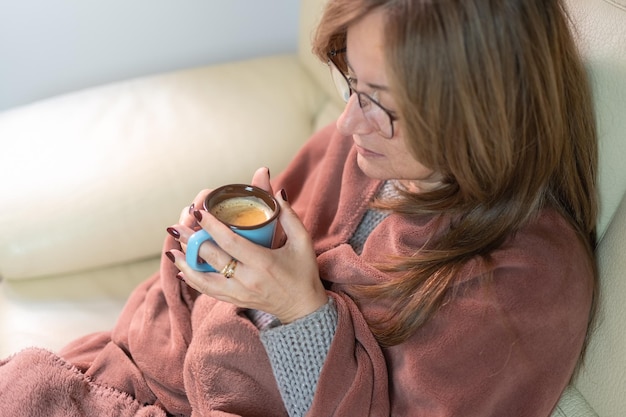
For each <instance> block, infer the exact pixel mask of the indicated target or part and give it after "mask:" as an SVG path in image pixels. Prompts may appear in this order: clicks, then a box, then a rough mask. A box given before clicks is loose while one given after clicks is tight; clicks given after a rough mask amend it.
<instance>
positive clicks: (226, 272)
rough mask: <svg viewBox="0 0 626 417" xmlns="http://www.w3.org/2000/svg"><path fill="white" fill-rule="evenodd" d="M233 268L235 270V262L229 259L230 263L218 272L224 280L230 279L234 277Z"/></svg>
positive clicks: (233, 259)
mask: <svg viewBox="0 0 626 417" xmlns="http://www.w3.org/2000/svg"><path fill="white" fill-rule="evenodd" d="M235 268H237V260H236V259H235V258H231V259H230V262H228V263H227V264H226V266H225V267H224V269H222V270H221V271H220V274H222V275H224V276H225V277H226V278H232V277H233V275H235Z"/></svg>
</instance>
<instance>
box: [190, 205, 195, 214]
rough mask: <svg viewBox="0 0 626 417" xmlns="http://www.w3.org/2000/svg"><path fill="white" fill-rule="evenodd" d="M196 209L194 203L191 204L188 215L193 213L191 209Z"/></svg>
mask: <svg viewBox="0 0 626 417" xmlns="http://www.w3.org/2000/svg"><path fill="white" fill-rule="evenodd" d="M195 207H196V204H195V203H191V205H190V206H189V214H191V213H193V209H194V208H195Z"/></svg>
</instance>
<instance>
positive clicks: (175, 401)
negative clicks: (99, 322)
mask: <svg viewBox="0 0 626 417" xmlns="http://www.w3.org/2000/svg"><path fill="white" fill-rule="evenodd" d="M314 51H315V53H316V54H317V55H318V56H319V57H320V58H321V59H322V60H324V61H325V62H327V63H328V65H329V67H330V68H331V74H332V76H333V78H334V80H335V83H336V85H337V87H338V89H339V91H340V94H342V96H343V97H344V99H346V101H347V103H346V107H345V109H344V112H343V113H342V114H341V116H340V118H339V119H338V121H337V124H336V126H328V127H327V128H325V129H323V130H321V131H320V132H318V133H317V134H316V135H314V137H313V138H311V140H310V141H309V142H308V143H307V144H306V145H305V147H304V148H303V149H302V150H301V152H300V153H299V154H298V155H297V156H296V158H295V159H294V161H293V162H292V164H291V165H290V166H289V167H288V168H287V170H286V171H285V172H283V173H282V174H281V175H280V177H278V178H277V179H276V180H275V181H273V182H272V184H270V179H269V173H268V172H267V170H266V169H260V170H259V171H257V172H256V173H255V175H254V178H253V181H252V182H253V183H254V184H256V185H259V186H261V187H263V188H265V189H268V190H272V191H273V190H280V191H278V192H276V195H277V198H278V200H279V202H280V204H281V208H282V214H281V218H280V221H281V224H282V226H283V228H284V231H285V234H286V236H287V241H286V243H285V245H284V246H283V247H281V248H279V249H275V250H270V249H265V248H261V247H258V246H256V245H254V244H252V243H250V242H247V241H246V240H245V239H243V238H240V237H239V236H237V235H234V234H233V233H231V232H230V231H229V230H228V229H227V228H226V227H225V226H223V225H222V224H221V223H220V222H219V221H217V220H216V219H215V218H214V217H212V216H211V215H210V214H208V213H207V212H205V211H202V210H197V209H195V208H194V207H196V208H197V207H200V205H201V201H202V199H203V197H204V196H205V195H206V192H207V191H204V192H201V193H200V194H199V195H198V197H197V198H196V200H195V201H194V205H193V206H191V207H190V208H187V209H185V210H184V211H183V215H182V216H181V220H180V222H179V223H178V224H176V225H173V226H172V227H171V228H169V229H168V231H169V233H170V234H171V235H172V236H173V237H172V238H168V240H167V241H166V244H165V254H166V259H165V260H164V262H163V264H162V267H161V271H160V273H159V274H157V275H156V276H154V277H153V278H152V279H150V280H148V281H147V282H146V283H145V284H144V285H142V286H141V287H140V288H138V289H137V290H136V291H135V292H134V294H133V295H132V296H131V298H130V300H129V303H128V305H127V307H126V309H125V311H124V312H123V313H122V316H121V318H120V321H119V323H118V325H117V326H116V328H115V329H114V330H113V332H112V333H106V334H98V335H93V336H90V337H87V338H84V339H82V340H79V341H77V342H75V343H73V344H71V345H70V346H68V347H67V348H66V349H65V350H64V351H63V352H62V355H63V357H64V358H65V360H67V361H69V362H71V363H72V364H73V365H74V366H75V367H76V368H77V369H78V370H79V371H80V372H81V375H82V374H84V375H86V376H87V377H88V378H89V380H88V382H89V385H88V386H89V389H90V390H91V391H90V392H100V394H98V395H100V397H103V396H105V395H104V394H101V388H102V387H107V389H110V390H113V392H115V393H119V392H124V393H128V394H130V395H131V396H132V398H131V399H130V400H128V399H127V398H125V400H124V401H126V402H124V404H123V405H120V403H116V406H118V408H123V409H124V410H129V411H128V414H127V415H135V414H134V413H137V414H138V415H159V413H161V412H162V411H161V410H166V411H167V412H168V413H170V414H183V415H188V414H192V415H195V414H197V415H220V416H221V415H243V416H256V415H259V416H261V415H285V413H287V414H289V415H291V416H296V415H304V414H306V413H307V412H308V415H313V416H318V415H359V416H360V415H394V416H409V415H411V416H412V415H420V416H452V415H463V416H481V417H485V416H548V415H549V414H550V412H551V410H552V409H553V407H554V406H555V404H556V402H557V401H558V398H559V396H560V394H561V392H562V391H563V389H564V388H565V386H566V385H567V383H568V381H569V379H570V377H571V375H572V374H573V372H574V370H575V368H576V366H577V364H578V362H579V359H580V357H581V352H582V351H583V347H584V344H585V339H586V335H587V328H588V323H589V322H590V320H591V318H592V316H593V306H594V303H595V297H596V289H595V287H596V273H595V263H594V259H593V248H594V241H595V221H596V202H595V197H594V196H595V192H596V190H595V171H596V135H595V130H594V129H595V126H594V119H593V114H592V109H591V104H590V103H591V99H590V93H589V90H588V86H587V82H586V79H585V74H584V71H583V69H582V66H581V63H580V61H579V58H578V56H577V53H576V50H575V47H574V44H573V41H572V38H571V36H570V34H569V32H568V27H567V21H566V17H565V14H564V13H563V10H562V5H561V3H560V2H559V1H557V0H515V1H507V2H491V1H487V0H456V1H455V0H449V1H437V2H433V1H414V0H403V1H402V0H389V1H382V0H378V1H374V0H360V1H355V0H331V1H330V3H329V4H328V6H327V8H326V10H325V13H324V15H323V18H322V20H321V23H320V26H319V28H318V31H317V33H316V37H315V40H314ZM287 194H288V195H289V202H287ZM198 225H199V226H201V227H203V228H205V229H206V230H207V231H208V232H209V233H210V234H211V235H212V236H213V237H214V239H215V241H216V242H217V244H218V245H219V246H217V245H214V244H211V243H206V244H203V245H202V247H201V249H200V256H201V257H202V258H203V259H205V260H206V261H207V262H208V263H210V264H211V265H213V266H215V267H216V269H218V270H220V269H221V267H222V266H224V265H226V266H230V269H228V268H226V267H225V268H224V269H223V271H226V273H225V275H228V276H229V278H226V277H225V276H222V275H220V273H201V272H197V271H194V270H192V269H190V268H189V266H188V265H187V264H186V263H185V260H184V249H185V243H186V241H187V239H188V237H189V236H190V234H191V233H192V232H193V230H194V227H197V226H198ZM234 259H236V261H234ZM170 261H172V262H173V263H170ZM179 271H180V273H179ZM174 276H178V277H179V279H180V280H181V282H179V281H177V280H174V279H173V278H174ZM183 281H184V282H183ZM191 288H193V289H191ZM18 356H19V355H18ZM31 362H32V361H31ZM39 362H43V361H41V360H40V361H39ZM8 365H11V363H9V364H7V365H4V366H5V367H6V366H8ZM18 365H19V364H18ZM18 365H15V364H14V367H16V368H18V367H19V366H18ZM21 369H22V370H23V371H24V372H28V371H29V369H28V368H27V367H26V366H23V367H22V368H21ZM68 378H69V377H68ZM79 386H80V384H79ZM79 391H80V393H78V392H79ZM83 391H84V390H82V391H81V390H79V389H78V388H77V389H75V390H74V391H72V390H68V391H64V392H65V394H66V395H70V394H71V395H73V396H74V398H75V397H77V396H79V397H80V398H81V401H82V402H83V403H84V402H87V401H92V402H94V401H95V400H93V398H92V397H90V396H89V395H87V396H86V397H85V398H87V399H83V397H82V396H83V395H84V394H82V393H83ZM100 397H98V398H100ZM109 397H110V395H109ZM109 397H107V398H109ZM108 401H111V400H110V399H109V400H108ZM95 402H96V403H97V404H98V406H101V407H104V406H103V405H102V402H98V401H95ZM129 403H132V404H130V405H129ZM90 404H91V403H90ZM145 404H148V405H147V406H145ZM133 407H134V408H133ZM0 409H2V406H0ZM142 413H143V414H142ZM150 413H153V414H150Z"/></svg>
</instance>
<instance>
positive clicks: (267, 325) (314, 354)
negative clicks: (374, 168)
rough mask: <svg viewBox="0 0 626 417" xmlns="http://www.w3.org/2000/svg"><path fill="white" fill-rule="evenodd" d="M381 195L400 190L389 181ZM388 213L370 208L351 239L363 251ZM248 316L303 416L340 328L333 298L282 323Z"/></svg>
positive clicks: (290, 402)
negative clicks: (308, 311)
mask: <svg viewBox="0 0 626 417" xmlns="http://www.w3.org/2000/svg"><path fill="white" fill-rule="evenodd" d="M378 195H379V197H383V198H393V197H395V196H397V191H396V189H395V187H394V185H393V184H392V182H391V181H387V182H386V183H385V184H384V186H383V187H382V188H381V190H380V191H379V193H378ZM387 215H388V213H387V212H384V211H380V210H368V211H367V212H366V213H365V215H364V216H363V219H361V222H360V224H359V226H358V228H357V230H356V232H355V233H354V236H352V239H350V245H351V246H352V248H353V249H354V251H355V252H356V253H359V254H360V253H361V251H362V249H363V245H364V244H365V240H366V239H367V237H368V236H369V234H370V232H371V231H372V230H373V229H374V228H375V227H376V226H377V225H378V224H379V223H380V222H381V221H382V220H383V219H384V218H385V217H386V216H387ZM248 317H250V320H252V321H253V322H254V323H255V324H256V326H257V327H258V328H259V329H260V330H261V342H262V343H263V345H264V346H265V350H266V351H267V355H268V356H269V359H270V363H271V365H272V370H273V371H274V376H275V377H276V382H277V383H278V388H279V390H280V394H281V396H282V398H283V401H284V403H285V407H286V408H287V412H288V413H289V416H290V417H299V416H304V415H305V414H306V412H307V411H308V410H309V408H310V407H311V404H312V403H313V396H314V395H315V388H316V387H317V381H318V379H319V376H320V373H321V371H322V367H323V365H324V361H325V360H326V356H327V354H328V350H329V349H330V345H331V343H332V340H333V337H334V335H335V330H336V328H337V309H336V307H335V304H334V302H333V300H332V299H331V298H329V301H328V303H327V304H325V305H324V306H322V307H320V308H319V309H318V310H317V311H315V312H313V313H311V314H309V315H308V316H305V317H302V318H301V319H299V320H296V321H294V322H293V323H289V324H287V325H281V324H280V322H279V321H278V320H276V319H275V318H274V317H273V316H271V315H269V314H266V313H263V312H261V311H257V310H249V311H248Z"/></svg>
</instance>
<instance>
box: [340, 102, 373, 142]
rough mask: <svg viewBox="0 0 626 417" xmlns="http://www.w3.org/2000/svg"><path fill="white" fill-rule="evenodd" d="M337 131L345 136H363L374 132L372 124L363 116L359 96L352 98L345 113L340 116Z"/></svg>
mask: <svg viewBox="0 0 626 417" xmlns="http://www.w3.org/2000/svg"><path fill="white" fill-rule="evenodd" d="M337 130H339V132H340V133H341V134H342V135H344V136H352V135H354V134H361V135H363V134H366V133H370V132H371V131H372V130H373V129H372V127H371V124H370V123H369V121H368V120H367V119H366V118H365V115H364V114H363V110H362V109H361V106H360V105H359V98H358V96H357V94H352V95H351V96H350V99H348V102H347V103H346V106H345V107H344V109H343V112H342V113H341V114H340V115H339V118H338V119H337Z"/></svg>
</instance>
